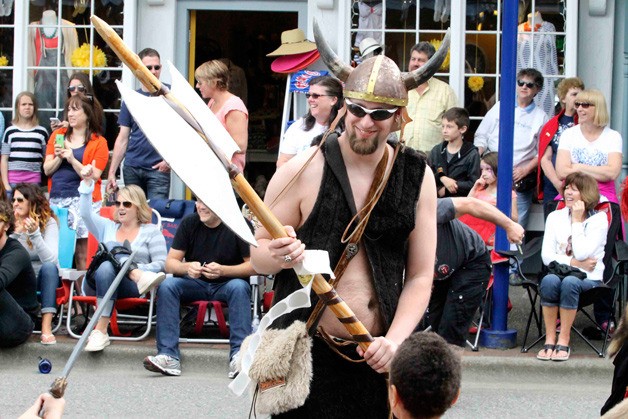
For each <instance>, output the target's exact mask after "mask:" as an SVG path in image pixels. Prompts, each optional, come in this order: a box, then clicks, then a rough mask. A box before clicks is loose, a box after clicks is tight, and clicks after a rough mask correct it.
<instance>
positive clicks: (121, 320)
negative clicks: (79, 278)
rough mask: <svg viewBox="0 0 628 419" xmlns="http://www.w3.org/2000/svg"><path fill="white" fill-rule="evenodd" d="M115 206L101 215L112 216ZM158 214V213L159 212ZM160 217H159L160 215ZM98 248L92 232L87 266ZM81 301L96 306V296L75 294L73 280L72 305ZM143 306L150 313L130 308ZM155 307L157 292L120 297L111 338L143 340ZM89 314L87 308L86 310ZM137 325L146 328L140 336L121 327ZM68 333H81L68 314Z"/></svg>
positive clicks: (113, 313) (114, 314)
mask: <svg viewBox="0 0 628 419" xmlns="http://www.w3.org/2000/svg"><path fill="white" fill-rule="evenodd" d="M113 210H114V207H103V208H101V210H100V215H101V216H103V217H108V218H112V217H113ZM157 215H158V214H157ZM158 218H159V217H158ZM97 249H98V240H96V238H95V237H94V236H92V235H91V234H90V235H89V236H88V239H87V267H89V264H90V263H91V260H92V258H93V257H94V255H95V254H96V251H97ZM75 301H76V302H79V303H83V304H86V305H88V306H94V307H95V306H96V297H95V296H85V295H78V296H77V295H74V282H72V285H71V289H70V307H71V306H72V303H73V302H75ZM143 306H148V314H146V315H143V314H131V313H128V311H129V310H135V309H137V308H141V307H143ZM154 307H155V293H154V292H152V291H151V292H150V293H148V295H144V296H140V297H137V298H119V299H117V300H116V302H115V304H114V309H113V312H112V314H111V318H110V323H109V327H110V328H111V332H112V333H111V336H110V339H111V340H131V341H138V340H142V339H144V338H145V337H147V336H148V335H149V334H150V331H151V327H152V324H153V322H154V319H153V312H154ZM85 315H86V316H87V310H85ZM121 324H124V325H135V326H139V327H143V328H144V332H143V333H141V334H140V335H138V336H132V332H125V331H122V330H121V329H120V325H121ZM67 328H68V333H69V334H70V336H72V337H73V338H77V339H78V338H80V335H79V334H77V333H75V332H74V330H72V327H71V316H70V315H69V314H68V318H67Z"/></svg>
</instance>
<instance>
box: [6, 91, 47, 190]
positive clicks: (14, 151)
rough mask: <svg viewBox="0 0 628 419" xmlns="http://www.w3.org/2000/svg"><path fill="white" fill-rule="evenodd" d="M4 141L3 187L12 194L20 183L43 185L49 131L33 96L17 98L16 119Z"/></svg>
mask: <svg viewBox="0 0 628 419" xmlns="http://www.w3.org/2000/svg"><path fill="white" fill-rule="evenodd" d="M11 122H12V125H11V126H10V127H9V128H7V130H6V131H5V132H4V136H3V138H2V160H1V162H0V172H1V173H2V185H3V186H4V189H6V191H8V192H9V193H10V191H11V188H12V186H15V185H16V184H18V183H21V182H25V183H36V184H39V183H41V166H42V164H43V162H44V154H45V150H46V140H47V139H48V131H47V130H46V128H44V127H42V126H41V125H39V119H38V118H37V100H36V99H35V95H34V94H32V93H31V92H22V93H20V94H18V95H17V97H16V98H15V118H14V119H13V121H11Z"/></svg>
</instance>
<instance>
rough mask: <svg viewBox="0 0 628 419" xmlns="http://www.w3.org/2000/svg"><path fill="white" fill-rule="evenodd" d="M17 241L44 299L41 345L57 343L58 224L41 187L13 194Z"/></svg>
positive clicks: (30, 186)
mask: <svg viewBox="0 0 628 419" xmlns="http://www.w3.org/2000/svg"><path fill="white" fill-rule="evenodd" d="M13 213H14V214H15V230H14V231H13V233H12V234H11V237H13V238H14V239H17V240H18V241H19V242H20V244H21V245H22V246H24V248H25V249H26V251H27V252H28V254H29V256H30V258H31V263H32V265H33V269H34V270H35V273H36V274H37V289H38V290H39V292H40V298H41V343H42V344H43V345H54V344H55V343H57V340H56V339H55V337H54V335H53V334H52V318H53V317H54V315H55V313H56V312H57V301H56V300H57V287H58V286H59V224H58V220H57V217H56V216H55V215H54V213H53V212H52V210H51V209H50V205H49V204H48V200H47V199H46V196H45V195H44V194H43V191H42V189H41V188H40V187H39V185H34V184H27V183H19V184H17V185H16V186H15V190H14V192H13Z"/></svg>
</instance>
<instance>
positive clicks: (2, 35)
mask: <svg viewBox="0 0 628 419" xmlns="http://www.w3.org/2000/svg"><path fill="white" fill-rule="evenodd" d="M14 33H15V13H14V5H13V2H12V1H5V2H2V3H0V112H1V113H2V115H3V117H4V121H5V123H6V124H8V123H9V121H11V106H12V103H11V98H12V97H13V39H14ZM0 125H1V124H0ZM0 136H2V133H1V132H0Z"/></svg>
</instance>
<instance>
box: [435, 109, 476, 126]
mask: <svg viewBox="0 0 628 419" xmlns="http://www.w3.org/2000/svg"><path fill="white" fill-rule="evenodd" d="M442 119H446V120H448V121H450V122H455V124H456V125H458V128H462V127H467V128H468V127H469V124H470V123H471V119H470V118H469V112H467V110H466V109H465V108H449V109H447V110H446V111H445V113H444V114H443V118H442Z"/></svg>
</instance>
